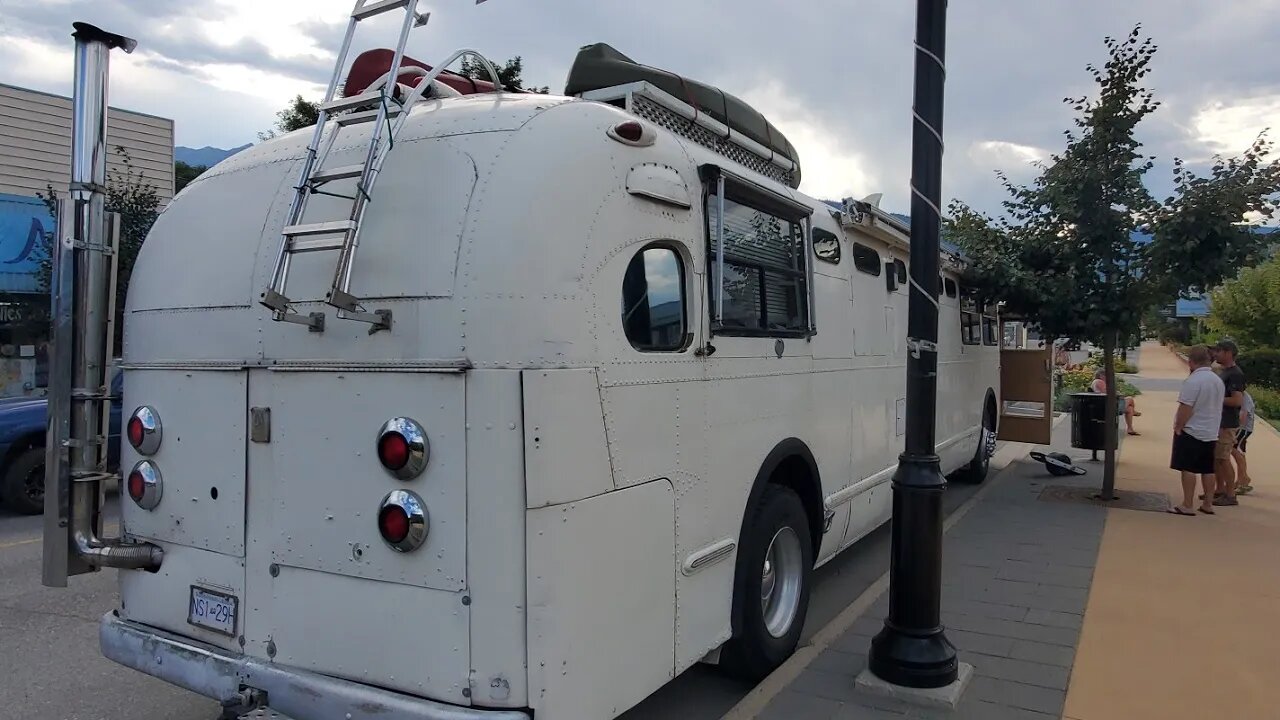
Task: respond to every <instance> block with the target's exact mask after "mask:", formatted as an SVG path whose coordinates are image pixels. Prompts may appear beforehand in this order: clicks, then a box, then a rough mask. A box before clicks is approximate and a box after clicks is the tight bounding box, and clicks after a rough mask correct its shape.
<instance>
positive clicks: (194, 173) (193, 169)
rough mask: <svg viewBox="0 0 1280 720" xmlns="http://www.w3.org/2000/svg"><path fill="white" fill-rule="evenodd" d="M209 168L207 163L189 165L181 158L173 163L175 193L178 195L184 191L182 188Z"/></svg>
mask: <svg viewBox="0 0 1280 720" xmlns="http://www.w3.org/2000/svg"><path fill="white" fill-rule="evenodd" d="M208 169H209V168H208V167H207V166H205V165H188V164H186V163H184V162H182V161H181V160H179V161H177V162H175V163H174V164H173V193H174V194H175V195H176V194H178V193H180V192H182V188H184V187H186V186H187V184H188V183H190V182H191V181H192V180H195V179H196V178H198V177H200V174H201V173H203V172H204V171H205V170H208Z"/></svg>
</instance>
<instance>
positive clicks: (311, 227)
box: [283, 220, 356, 238]
mask: <svg viewBox="0 0 1280 720" xmlns="http://www.w3.org/2000/svg"><path fill="white" fill-rule="evenodd" d="M355 229H356V221H355V220H332V221H330V222H319V223H305V224H302V225H289V226H287V227H285V229H284V233H283V234H284V235H286V236H287V237H290V238H296V237H303V236H306V235H336V234H339V233H345V232H347V231H349V230H355Z"/></svg>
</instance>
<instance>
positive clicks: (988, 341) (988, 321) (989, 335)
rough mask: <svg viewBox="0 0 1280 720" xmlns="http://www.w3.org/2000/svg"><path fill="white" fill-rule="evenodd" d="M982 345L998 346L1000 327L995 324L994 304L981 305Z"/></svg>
mask: <svg viewBox="0 0 1280 720" xmlns="http://www.w3.org/2000/svg"><path fill="white" fill-rule="evenodd" d="M982 344H983V345H999V344H1000V325H999V323H997V322H996V304H995V303H993V302H990V303H983V305H982Z"/></svg>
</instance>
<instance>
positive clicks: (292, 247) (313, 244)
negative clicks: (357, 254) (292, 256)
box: [289, 237, 345, 253]
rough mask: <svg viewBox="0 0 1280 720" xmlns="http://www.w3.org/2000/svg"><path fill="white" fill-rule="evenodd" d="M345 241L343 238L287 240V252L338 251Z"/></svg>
mask: <svg viewBox="0 0 1280 720" xmlns="http://www.w3.org/2000/svg"><path fill="white" fill-rule="evenodd" d="M343 242H345V240H344V239H343V238H337V239H335V238H310V239H306V240H304V239H302V238H296V237H295V238H289V252H293V253H309V252H324V251H325V250H340V249H342V245H343Z"/></svg>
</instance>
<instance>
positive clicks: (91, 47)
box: [44, 22, 164, 587]
mask: <svg viewBox="0 0 1280 720" xmlns="http://www.w3.org/2000/svg"><path fill="white" fill-rule="evenodd" d="M72 27H74V28H75V33H74V34H73V37H74V38H75V41H76V52H75V89H74V92H73V98H72V141H71V185H70V193H69V197H68V198H67V199H66V200H64V201H62V202H61V203H59V212H58V238H57V245H56V247H55V250H54V253H53V255H54V266H53V287H52V292H53V296H52V299H51V302H52V307H51V310H52V315H53V331H52V341H53V343H52V344H53V353H52V357H51V362H50V365H51V367H50V378H49V380H50V388H49V430H48V441H47V443H46V453H47V455H46V465H45V547H44V583H45V584H46V585H50V586H54V587H65V586H66V582H67V576H69V575H79V574H81V573H85V572H93V571H95V570H98V569H99V568H103V567H116V568H134V569H146V570H156V569H158V568H159V567H160V563H161V562H162V561H163V558H164V552H163V550H161V548H160V547H158V546H156V545H152V544H150V543H133V542H125V541H123V540H120V539H105V538H101V537H100V536H99V535H100V532H101V528H102V517H101V509H102V491H103V484H104V482H105V481H107V480H110V479H113V478H114V477H115V475H114V474H111V473H107V472H106V470H105V468H106V455H107V453H106V442H107V439H106V438H107V432H106V431H107V427H106V418H107V409H108V403H109V402H110V400H111V398H110V394H109V392H108V390H107V375H106V372H107V364H108V359H109V357H110V353H111V349H112V346H113V340H114V338H113V332H112V328H113V325H114V322H113V321H114V317H115V291H114V282H113V280H114V277H115V257H114V256H115V250H114V249H115V246H116V245H117V241H118V238H119V227H120V222H119V217H118V216H115V215H112V217H111V218H110V222H108V218H107V214H106V212H105V200H106V193H105V190H106V183H107V85H108V82H107V81H108V67H109V62H110V53H111V50H113V49H115V48H120V49H122V50H124V51H125V52H126V53H129V52H133V49H134V48H135V47H136V46H137V42H136V41H135V40H133V39H131V38H127V37H124V36H122V35H116V34H114V33H109V32H106V31H104V30H101V29H99V28H97V27H94V26H93V25H89V24H87V23H79V22H78V23H73V24H72Z"/></svg>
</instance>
